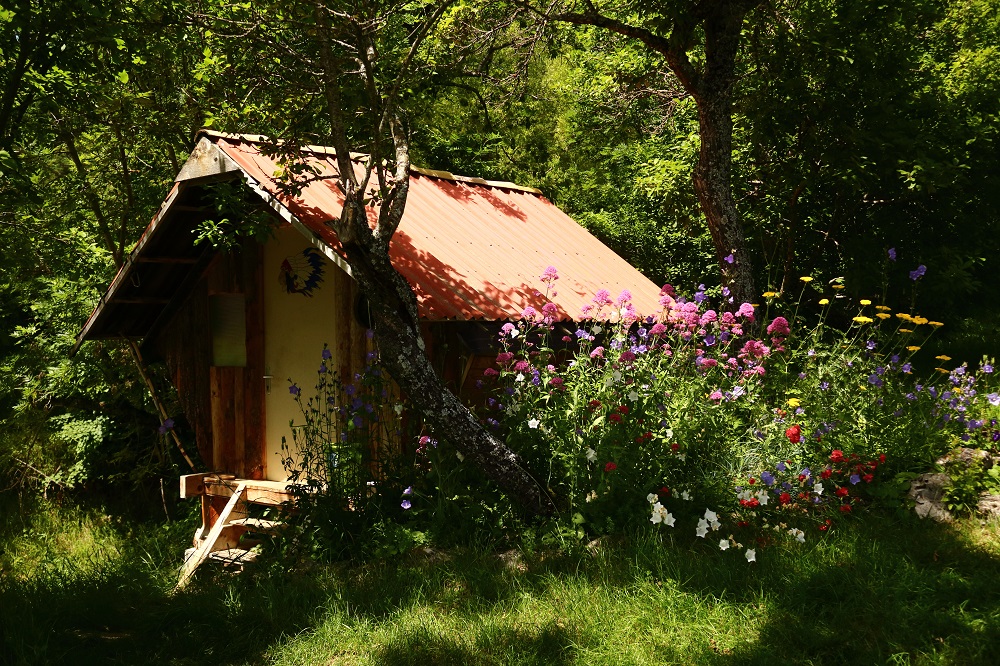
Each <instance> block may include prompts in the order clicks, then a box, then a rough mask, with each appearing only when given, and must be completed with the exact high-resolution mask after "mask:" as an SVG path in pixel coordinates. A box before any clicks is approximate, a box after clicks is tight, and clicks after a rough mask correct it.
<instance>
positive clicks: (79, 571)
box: [0, 497, 1000, 666]
mask: <svg viewBox="0 0 1000 666" xmlns="http://www.w3.org/2000/svg"><path fill="white" fill-rule="evenodd" d="M0 517H2V523H0V663H4V664H21V663H25V664H60V663H72V664H140V663H141V664H230V663H231V664H244V663H248V664H345V665H346V664H387V665H389V664H399V665H401V666H402V665H406V666H415V665H418V664H461V665H462V666H473V665H478V664H588V665H589V664H664V663H679V664H758V663H759V664H885V663H891V664H996V663H998V661H1000V656H998V655H1000V585H998V584H997V581H998V580H1000V538H998V537H1000V523H997V522H990V523H986V524H983V523H981V522H980V521H976V520H968V521H965V522H961V523H959V524H957V525H954V526H938V525H934V524H929V523H925V522H920V521H918V520H917V519H915V518H913V519H900V518H897V517H887V516H878V515H869V516H864V517H857V518H855V519H854V520H852V521H850V522H847V523H844V524H842V525H841V526H840V527H839V529H837V530H835V531H834V532H832V533H831V534H830V535H829V536H827V537H823V538H819V537H817V538H813V537H814V536H815V535H809V537H810V538H809V539H808V540H807V543H806V544H804V545H798V546H797V547H796V546H791V545H789V546H775V547H772V548H766V549H758V551H757V555H758V561H757V562H755V563H752V564H751V563H748V562H747V561H746V560H745V558H744V557H743V554H742V552H734V551H729V552H725V553H720V552H719V551H718V549H717V548H715V547H714V546H713V543H706V542H704V541H702V540H701V539H695V538H694V536H693V535H682V534H681V533H680V532H674V533H673V541H672V542H671V540H670V538H669V537H666V538H665V539H664V538H661V537H660V536H659V534H660V533H657V532H655V531H654V530H652V529H650V530H648V531H643V532H641V533H639V534H636V535H633V536H631V537H625V538H620V539H616V540H604V541H602V542H601V543H600V544H597V545H595V546H593V547H591V548H581V549H580V552H578V553H574V554H556V553H553V552H549V551H530V552H522V551H512V552H507V553H503V554H497V553H493V552H489V551H488V550H486V549H461V550H450V551H447V552H438V551H431V552H427V551H424V550H418V551H415V552H413V553H411V554H409V555H407V556H404V557H402V558H398V559H396V560H394V561H381V562H370V563H364V564H354V565H337V566H330V567H313V568H311V569H308V570H299V571H285V570H283V569H282V568H281V567H280V566H279V565H277V564H275V565H272V566H270V567H264V568H262V569H260V570H258V572H257V574H256V575H244V576H241V577H236V576H230V575H225V574H220V575H216V576H214V577H213V576H211V575H205V573H206V572H199V578H198V580H197V581H196V583H195V584H194V585H192V586H191V587H190V588H189V589H187V590H186V591H185V592H183V593H180V594H176V595H174V594H172V593H171V588H172V584H173V582H174V581H175V569H176V567H177V566H178V565H179V563H180V558H181V554H182V551H183V549H184V548H185V546H186V545H187V544H188V541H189V539H190V535H191V533H192V531H193V525H192V524H191V523H190V522H187V521H185V522H175V523H172V524H170V525H164V524H162V523H157V522H152V521H145V522H139V523H130V522H127V521H124V520H122V519H119V518H115V517H113V516H108V515H106V514H104V513H102V512H99V511H93V510H85V509H80V508H67V507H55V506H53V505H51V504H45V503H42V504H38V503H35V504H33V505H31V506H19V504H18V502H17V500H16V499H14V498H10V497H7V498H3V497H0ZM664 533H666V532H664Z"/></svg>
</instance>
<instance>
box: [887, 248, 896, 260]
mask: <svg viewBox="0 0 1000 666" xmlns="http://www.w3.org/2000/svg"><path fill="white" fill-rule="evenodd" d="M889 261H896V248H894V247H890V248H889Z"/></svg>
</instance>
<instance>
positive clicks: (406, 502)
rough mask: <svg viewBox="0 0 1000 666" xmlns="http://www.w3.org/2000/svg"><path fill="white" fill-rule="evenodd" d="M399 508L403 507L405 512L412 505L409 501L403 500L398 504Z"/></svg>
mask: <svg viewBox="0 0 1000 666" xmlns="http://www.w3.org/2000/svg"><path fill="white" fill-rule="evenodd" d="M399 506H401V507H403V509H404V510H406V509H409V508H410V507H411V506H413V505H412V504H411V503H410V500H403V501H402V502H400V503H399Z"/></svg>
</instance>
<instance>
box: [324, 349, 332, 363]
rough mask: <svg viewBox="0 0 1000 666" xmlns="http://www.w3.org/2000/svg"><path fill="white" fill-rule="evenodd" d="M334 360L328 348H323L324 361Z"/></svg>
mask: <svg viewBox="0 0 1000 666" xmlns="http://www.w3.org/2000/svg"><path fill="white" fill-rule="evenodd" d="M331 358H333V352H332V351H330V349H329V348H328V347H323V360H324V361H328V360H330V359H331Z"/></svg>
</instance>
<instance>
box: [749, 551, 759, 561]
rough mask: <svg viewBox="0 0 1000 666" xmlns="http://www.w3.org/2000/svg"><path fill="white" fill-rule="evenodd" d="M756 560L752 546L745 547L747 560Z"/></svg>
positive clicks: (755, 552) (755, 553)
mask: <svg viewBox="0 0 1000 666" xmlns="http://www.w3.org/2000/svg"><path fill="white" fill-rule="evenodd" d="M756 561H757V551H756V550H754V549H753V548H747V562H756Z"/></svg>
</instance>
